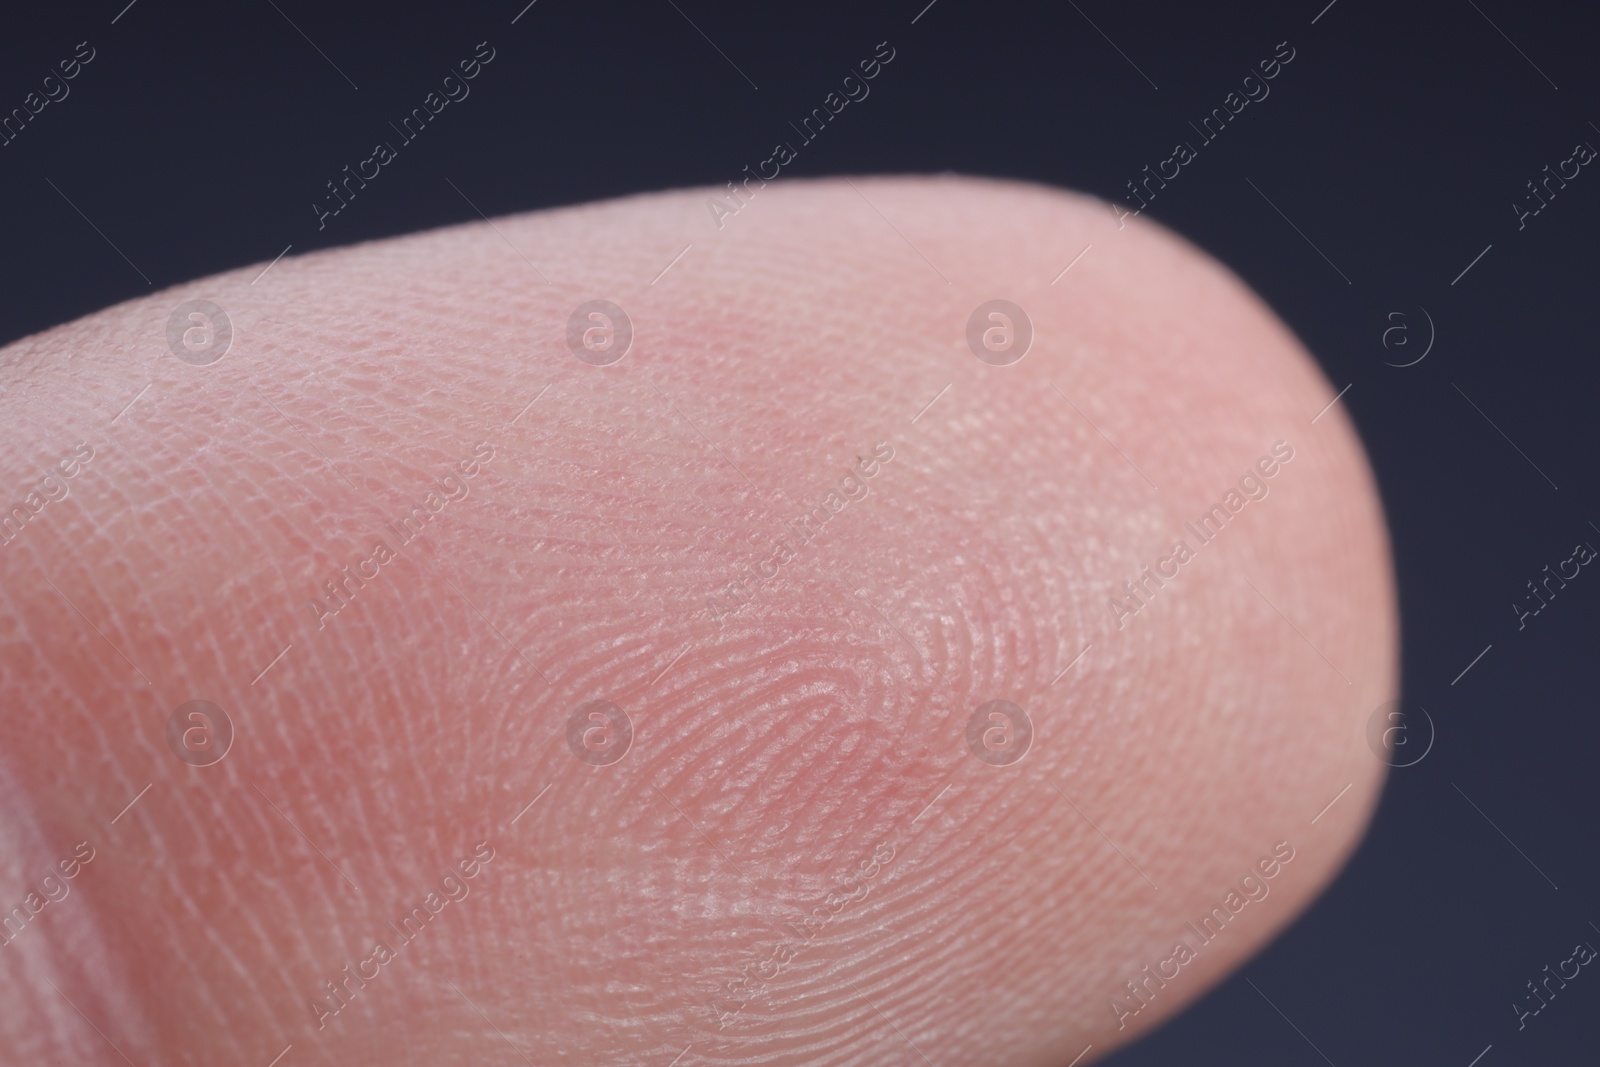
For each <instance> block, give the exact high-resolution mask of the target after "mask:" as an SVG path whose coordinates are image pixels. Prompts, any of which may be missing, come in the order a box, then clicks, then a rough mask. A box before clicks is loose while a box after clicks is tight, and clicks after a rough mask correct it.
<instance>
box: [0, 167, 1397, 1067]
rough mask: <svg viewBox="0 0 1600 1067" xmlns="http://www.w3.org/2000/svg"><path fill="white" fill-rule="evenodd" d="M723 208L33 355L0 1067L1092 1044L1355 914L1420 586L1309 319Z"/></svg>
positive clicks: (885, 186) (372, 277)
mask: <svg viewBox="0 0 1600 1067" xmlns="http://www.w3.org/2000/svg"><path fill="white" fill-rule="evenodd" d="M723 203H724V209H723V210H722V211H721V212H713V211H711V210H710V209H708V206H707V194H706V193H705V192H704V191H701V192H685V193H671V194H663V195H660V196H651V197H640V198H634V199H630V200H624V201H618V202H612V203H607V204H601V205H592V206H585V207H579V208H573V209H567V210H562V211H555V212H545V213H538V214H533V215H526V216H520V217H517V218H512V219H504V220H500V221H498V222H496V223H495V224H494V225H493V226H492V227H491V226H488V225H476V224H474V225H471V226H463V227H456V228H451V229H446V230H441V231H436V232H432V233H427V234H422V235H418V236H414V237H408V238H402V239H396V240H392V241H384V242H377V243H372V244H367V245H362V246H359V247H355V248H350V249H345V250H339V251H333V252H327V253H319V254H315V255H310V256H305V257H302V258H297V259H285V260H283V261H282V262H280V263H278V264H277V265H276V266H275V267H274V268H273V269H272V270H271V272H270V273H269V274H267V275H265V276H264V277H262V278H260V280H259V282H258V283H257V284H254V285H252V284H251V282H252V279H253V278H255V277H256V276H257V275H258V274H259V267H258V268H255V269H249V270H243V271H238V272H234V273H230V274H225V275H219V276H216V277H213V278H208V279H203V280H201V281H198V282H195V283H191V284H186V285H183V286H179V287H177V288H176V289H173V290H170V291H168V292H166V293H163V294H160V295H158V296H155V297H151V298H149V299H143V300H138V301H133V302H130V303H127V304H123V305H120V306H118V307H115V308H111V309H109V310H107V311H104V312H101V313H100V314H97V315H94V316H91V317H89V318H87V319H83V320H80V321H79V322H76V323H72V324H70V325H67V326H63V327H61V328H59V329H56V330H52V331H49V332H48V333H45V334H42V335H39V336H37V337H33V338H29V339H27V340H24V341H22V342H19V343H17V344H15V345H13V346H11V347H10V348H8V349H6V350H5V352H4V354H3V357H0V362H3V367H4V371H3V374H4V382H5V384H6V386H7V395H6V398H5V403H6V404H7V405H8V409H9V412H10V414H11V416H12V418H11V423H10V425H11V427H12V429H11V430H10V432H8V433H7V434H6V435H5V440H4V444H3V448H0V476H3V481H0V485H3V486H4V487H5V488H6V491H7V492H8V493H9V494H10V495H9V497H8V498H7V499H8V500H9V501H13V502H20V509H21V510H20V511H18V510H17V509H13V510H12V511H11V512H10V513H9V514H10V515H11V516H12V519H11V526H9V527H7V541H6V543H5V544H4V545H3V546H0V572H3V575H4V579H3V588H4V590H5V598H4V602H3V605H0V625H3V626H4V628H5V629H4V633H5V635H6V641H5V644H4V649H5V651H4V674H3V676H0V677H3V685H4V695H5V698H6V700H7V701H8V704H9V706H11V707H13V708H14V709H16V710H15V711H14V712H13V717H12V721H13V731H12V739H13V741H12V744H10V745H8V746H7V748H6V750H5V753H4V757H3V764H0V771H3V773H0V782H3V784H4V793H3V796H0V803H3V804H4V808H5V818H4V820H3V822H0V826H3V828H4V829H3V833H4V835H5V842H6V845H7V846H8V847H7V848H5V849H3V850H0V852H3V853H4V854H5V855H6V856H8V857H10V858H9V859H7V860H6V861H5V864H4V881H3V882H0V886H3V887H4V889H5V892H7V894H8V897H7V898H6V899H5V901H0V904H3V905H4V906H6V907H10V906H11V902H12V901H15V902H18V903H19V905H25V904H26V901H28V900H32V899H34V898H32V897H25V895H26V894H28V893H35V896H37V897H38V899H40V900H41V901H43V902H44V903H42V904H41V906H40V907H39V908H38V909H37V910H36V911H35V910H34V909H32V908H31V907H28V906H23V907H22V912H23V914H22V917H21V918H20V919H18V918H14V919H13V920H12V921H11V922H9V923H8V925H7V927H6V931H7V943H6V946H5V948H4V949H3V950H0V987H3V989H4V997H5V1000H6V1002H7V1003H8V1004H10V1005H12V1006H13V1007H14V1009H16V1010H13V1011H10V1012H6V1013H0V1044H3V1046H4V1047H5V1048H6V1049H7V1052H8V1053H9V1056H8V1058H10V1059H17V1060H19V1061H20V1059H21V1058H22V1057H23V1056H28V1057H31V1059H32V1060H33V1061H36V1062H63V1063H66V1062H71V1063H76V1064H83V1063H99V1062H105V1063H121V1062H124V1060H123V1059H122V1057H123V1056H124V1055H125V1056H126V1057H128V1058H129V1059H131V1060H132V1061H133V1062H147V1061H156V1060H160V1061H162V1062H168V1063H201V1062H207V1063H209V1062H216V1061H218V1060H229V1061H233V1062H240V1063H261V1064H266V1063H267V1062H268V1061H269V1060H271V1059H272V1057H273V1056H275V1055H279V1054H280V1053H281V1052H282V1051H283V1050H285V1048H286V1047H292V1048H291V1050H290V1051H288V1052H287V1053H286V1058H285V1059H284V1061H283V1062H284V1063H285V1064H288V1063H291V1062H292V1063H330V1064H332V1063H339V1064H352V1063H374V1064H378V1063H395V1062H411V1061H413V1060H415V1061H417V1062H439V1063H451V1062H461V1063H469V1062H470V1063H478V1062H491V1061H493V1062H516V1057H517V1056H520V1057H522V1058H525V1059H527V1060H528V1061H530V1062H548V1061H551V1060H558V1059H559V1060H565V1061H566V1062H573V1063H599V1062H616V1061H619V1060H623V1059H627V1060H630V1061H636V1062H659V1063H662V1064H666V1063H669V1062H672V1061H673V1058H674V1057H676V1056H680V1055H681V1056H682V1057H683V1059H682V1060H681V1061H680V1062H681V1064H682V1065H684V1067H687V1065H688V1064H690V1063H695V1062H712V1063H868V1062H870V1063H906V1064H912V1063H923V1062H926V1060H925V1059H924V1057H927V1058H929V1059H932V1060H933V1061H934V1062H940V1063H1018V1064H1027V1063H1039V1064H1044V1063H1062V1062H1067V1061H1069V1060H1071V1059H1072V1058H1073V1057H1074V1056H1077V1055H1079V1053H1080V1052H1081V1051H1083V1050H1084V1049H1085V1047H1086V1046H1092V1050H1091V1051H1090V1052H1089V1056H1088V1058H1093V1057H1096V1056H1099V1055H1101V1054H1102V1053H1104V1052H1105V1051H1107V1050H1109V1049H1111V1048H1113V1047H1115V1046H1116V1045H1118V1044H1119V1043H1121V1042H1124V1041H1126V1040H1128V1039H1129V1038H1130V1037H1132V1036H1134V1035H1135V1034H1137V1033H1139V1032H1141V1031H1143V1030H1145V1029H1147V1028H1148V1027H1149V1026H1151V1025H1153V1024H1154V1023H1155V1022H1156V1021H1158V1020H1160V1019H1162V1018H1165V1017H1167V1016H1168V1015H1170V1014H1171V1013H1172V1012H1173V1011H1175V1010H1177V1009H1179V1008H1181V1007H1182V1006H1183V1005H1184V1004H1186V1003H1188V1002H1190V1001H1191V1000H1193V999H1194V998H1195V997H1197V996H1198V995H1200V994H1201V993H1202V992H1203V991H1204V990H1205V989H1206V988H1207V987H1208V986H1209V985H1211V984H1212V983H1214V982H1215V981H1217V980H1218V979H1219V978H1220V977H1222V976H1223V975H1225V974H1227V973H1228V972H1229V971H1230V970H1231V969H1232V968H1234V967H1235V966H1237V965H1238V964H1239V962H1240V961H1242V960H1243V959H1245V958H1246V957H1247V956H1248V955H1249V954H1250V953H1251V952H1252V951H1254V950H1255V949H1256V948H1258V947H1259V946H1260V945H1261V944H1262V943H1263V942H1265V941H1266V940H1267V939H1268V938H1270V937H1271V936H1272V935H1273V934H1274V933H1275V932H1276V931H1277V930H1279V929H1281V928H1282V927H1283V925H1284V924H1285V923H1287V922H1288V921H1290V920H1291V919H1292V918H1293V917H1294V915H1295V914H1296V913H1297V912H1298V911H1299V910H1301V909H1302V908H1303V907H1304V906H1305V905H1306V903H1307V902H1308V901H1309V900H1310V899H1311V898H1312V896H1313V895H1314V894H1315V893H1316V892H1317V891H1318V890H1319V889H1320V888H1321V887H1322V886H1323V885H1325V884H1326V882H1327V881H1328V879H1329V878H1330V877H1332V875H1333V874H1334V872H1335V871H1336V870H1337V869H1338V867H1339V865H1340V864H1341V862H1342V861H1343V859H1344V858H1345V856H1346V855H1347V854H1348V852H1349V850H1350V848H1351V847H1352V845H1353V843H1354V841H1355V839H1356V836H1357V834H1358V833H1359V832H1360V829H1361V827H1362V826H1363V824H1364V822H1365V820H1366V818H1367V816H1368V814H1369V812H1370V809H1371V806H1372V804H1373V801H1374V798H1375V795H1376V792H1377V789H1378V788H1379V785H1380V783H1381V773H1380V772H1381V764H1380V763H1378V761H1376V760H1373V759H1372V758H1371V756H1370V755H1369V754H1368V753H1367V752H1366V749H1365V746H1364V745H1363V743H1362V728H1363V726H1364V722H1365V717H1366V716H1365V712H1366V711H1367V710H1369V709H1371V708H1372V707H1374V706H1376V705H1378V704H1380V703H1382V702H1383V701H1384V700H1385V699H1387V698H1389V697H1390V696H1392V694H1393V692H1394V688H1395V671H1396V664H1395V651H1394V645H1395V607H1394V593H1393V588H1392V582H1391V578H1390V573H1389V562H1388V548H1387V542H1386V538H1385V533H1384V530H1383V525H1382V519H1381V514H1380V511H1379V507H1378V504H1377V501H1376V495H1375V492H1374V490H1373V486H1372V481H1371V477H1370V474H1369V472H1368V470H1367V467H1366V465H1365V460H1364V458H1363V456H1362V454H1361V451H1360V447H1359V445H1358V443H1357V441H1356V439H1355V437H1354V434H1353V433H1352V431H1351V428H1350V425H1349V423H1348V421H1346V419H1345V416H1344V413H1343V408H1342V406H1340V405H1335V406H1333V407H1332V408H1331V409H1328V410H1327V411H1325V412H1324V413H1322V414H1321V415H1318V412H1319V410H1320V409H1323V408H1324V407H1325V406H1326V405H1327V404H1328V402H1329V400H1330V399H1331V398H1332V396H1333V393H1332V390H1331V389H1329V388H1328V385H1327V383H1326V382H1325V381H1324V380H1323V378H1322V377H1321V375H1320V374H1319V373H1318V372H1317V371H1316V369H1315V367H1314V365H1313V364H1312V362H1311V361H1310V359H1309V358H1308V357H1307V356H1306V354H1305V353H1304V351H1303V350H1302V349H1301V348H1300V346H1299V345H1298V343H1297V342H1296V341H1295V340H1294V338H1293V337H1292V336H1291V335H1290V334H1289V333H1288V332H1287V331H1286V330H1285V329H1284V327H1283V326H1282V325H1281V324H1280V323H1279V322H1278V321H1277V320H1276V319H1275V318H1273V317H1272V315H1271V314H1270V313H1269V312H1268V311H1267V310H1266V309H1265V308H1264V307H1263V306H1262V305H1261V304H1260V302H1259V301H1258V300H1257V299H1256V298H1255V297H1254V296H1252V295H1251V294H1250V293H1249V292H1248V291H1247V290H1245V289H1244V288H1243V287H1242V286H1241V284H1240V283H1239V282H1238V281H1237V280H1236V279H1235V278H1233V277H1232V276H1231V275H1230V274H1228V272H1227V271H1225V270H1224V269H1223V268H1221V267H1220V266H1218V265H1217V264H1216V263H1215V262H1213V261H1211V260H1209V259H1207V258H1206V257H1204V256H1203V255H1201V254H1200V253H1198V252H1196V251H1195V250H1194V249H1193V248H1191V247H1189V246H1187V245H1186V244H1184V243H1183V242H1181V241H1180V240H1178V239H1176V238H1175V237H1173V236H1172V235H1170V234H1168V233H1166V232H1164V231H1162V230H1160V229H1158V228H1156V227H1154V226H1150V225H1146V224H1143V223H1138V224H1132V223H1126V222H1122V223H1119V222H1118V220H1116V219H1115V217H1114V215H1113V213H1112V212H1110V211H1108V210H1107V209H1106V207H1105V205H1103V204H1100V203H1098V202H1096V201H1091V200H1087V199H1085V198H1081V197H1076V196H1070V195H1066V194H1062V193H1057V192H1051V191H1047V190H1043V189H1039V188H1034V187H1028V186H1018V185H1009V184H998V183H989V182H975V181H964V180H955V179H929V180H874V181H858V182H855V183H853V184H847V183H844V182H820V183H788V184H785V185H783V186H775V187H772V188H767V189H761V190H759V191H757V192H755V193H754V194H753V195H752V196H751V198H750V199H748V201H747V202H746V203H745V204H744V206H742V207H740V208H739V210H738V211H737V212H736V213H731V212H730V211H729V210H728V204H729V203H730V202H729V201H726V200H724V202H723ZM713 220H716V221H717V222H720V224H721V225H720V228H718V226H717V225H716V224H715V223H714V222H713ZM685 246H688V247H687V248H686V247H685ZM1080 252H1081V253H1082V255H1081V258H1078V259H1074V258H1073V257H1075V256H1079V255H1080ZM1069 260H1071V261H1072V262H1071V264H1070V269H1068V270H1063V268H1064V266H1069V263H1068V261H1069ZM996 299H1004V300H1006V301H1009V302H1010V304H1011V305H1014V307H1004V306H1001V307H999V310H998V311H996V309H995V307H986V308H981V307H980V305H986V304H987V303H988V302H989V301H992V300H996ZM193 300H205V301H209V302H210V305H207V306H202V305H190V304H188V302H189V301H193ZM596 300H604V301H609V302H610V306H607V305H590V304H589V302H591V301H596ZM196 307H199V308H200V310H199V311H195V308H196ZM217 309H220V310H221V312H222V313H223V314H225V315H226V316H227V323H226V324H224V323H223V321H222V319H221V318H220V316H219V315H218V314H217V313H216V312H217ZM619 309H620V313H619ZM195 314H199V315H200V318H193V317H192V316H193V315H195ZM992 314H998V315H999V316H1000V317H999V318H994V317H991V315H992ZM595 315H597V316H599V317H592V316H595ZM1024 317H1025V318H1024ZM174 324H175V325H174ZM225 326H226V328H227V329H231V330H232V336H231V340H230V341H229V342H228V343H227V345H226V346H225V348H226V351H225V352H224V353H223V354H221V355H220V358H216V359H215V360H214V361H213V357H214V356H217V355H218V349H219V348H223V347H224V345H223V343H222V341H221V338H222V337H223V335H224V334H225V333H226V329H225ZM1025 326H1027V327H1031V334H1032V336H1031V341H1030V342H1028V343H1027V344H1026V345H1024V344H1023V339H1024V334H1025V331H1024V327H1025ZM190 330H194V331H197V332H195V333H192V334H190V333H189V331H190ZM630 330H631V341H629V340H628V332H629V331H630ZM991 331H995V332H991ZM1024 349H1025V354H1023V355H1022V356H1021V358H1020V359H1015V360H1013V358H1012V357H1013V356H1015V355H1017V354H1018V353H1019V351H1023V350H1024ZM619 351H620V352H621V353H622V354H621V355H620V358H616V359H613V357H614V356H617V355H618V353H619ZM147 387H148V388H147ZM1314 417H1315V421H1313V418H1314ZM79 442H82V444H81V445H80V444H79ZM72 457H76V458H75V459H73V458H72ZM69 468H70V469H71V471H72V473H70V474H69V473H68V470H69ZM46 478H48V479H50V480H51V484H49V485H46V482H45V480H46ZM35 503H37V504H38V507H37V508H35V507H34V506H33V505H34V504H35ZM8 506H9V505H8ZM1180 546H1181V547H1180ZM197 700H198V701H206V702H208V704H207V705H190V704H189V703H188V702H190V701H197ZM996 702H1003V703H996ZM197 715H198V716H199V717H198V718H196V716H197ZM230 729H231V734H232V736H231V740H230V739H229V737H228V736H227V735H228V733H229V730H230ZM225 743H226V744H225ZM219 755H220V757H221V758H220V759H219V758H217V757H218V756H219ZM147 787H148V788H147ZM1330 799H1332V800H1334V801H1335V802H1334V803H1333V804H1332V805H1331V806H1329V802H1330ZM130 802H131V805H132V806H131V807H129V805H130ZM1324 809H1325V810H1324ZM78 842H86V843H87V846H86V847H88V848H90V849H92V851H93V858H92V859H91V860H88V861H80V862H79V864H78V868H77V870H76V871H75V873H74V875H73V876H72V877H71V878H70V879H69V878H67V877H66V876H65V873H64V868H63V867H61V866H59V864H60V862H61V861H62V860H63V859H64V858H71V857H72V856H73V848H74V846H75V845H76V844H77V843H78ZM49 872H53V874H52V877H53V878H54V879H55V882H54V883H53V884H59V885H61V886H63V887H65V889H66V891H67V892H66V894H65V895H62V894H61V893H60V892H59V891H54V890H47V889H46V888H38V889H37V892H35V890H36V887H40V886H41V879H42V878H43V877H44V875H45V874H46V873H49ZM52 894H53V895H59V896H62V899H60V900H55V899H53V895H52ZM15 914H16V913H15V912H13V915H14V916H15ZM1180 944H1181V945H1183V946H1185V950H1183V951H1180V950H1179V949H1178V946H1179V945H1180ZM508 1045H509V1046H510V1047H509V1048H508V1047H507V1046H508ZM113 1046H114V1048H113ZM288 1057H292V1060H291V1059H290V1058H288ZM1088 1058H1086V1060H1085V1061H1084V1062H1087V1059H1088Z"/></svg>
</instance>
